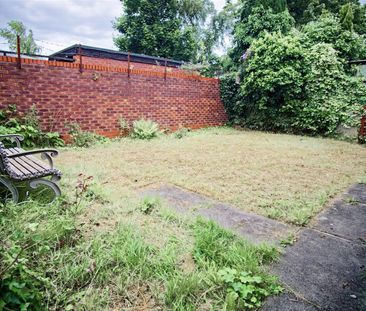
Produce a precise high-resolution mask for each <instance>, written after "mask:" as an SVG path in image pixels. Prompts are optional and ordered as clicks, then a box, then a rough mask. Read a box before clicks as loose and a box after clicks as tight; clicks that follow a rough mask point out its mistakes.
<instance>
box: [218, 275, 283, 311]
mask: <svg viewBox="0 0 366 311" xmlns="http://www.w3.org/2000/svg"><path fill="white" fill-rule="evenodd" d="M218 275H219V278H220V279H221V281H222V282H223V283H224V284H225V286H226V290H227V296H226V304H227V306H231V307H232V309H235V310H236V309H238V308H239V309H245V310H246V309H255V308H259V307H260V306H261V305H262V301H263V299H264V298H265V297H267V296H269V295H273V294H274V295H276V294H279V293H280V292H281V291H282V287H281V286H279V285H271V286H270V288H268V287H267V288H266V286H265V282H264V280H263V278H262V277H261V276H258V275H253V274H252V273H250V272H246V271H242V272H240V271H238V270H236V269H232V268H224V269H221V270H219V271H218Z"/></svg>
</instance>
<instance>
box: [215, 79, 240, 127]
mask: <svg viewBox="0 0 366 311" xmlns="http://www.w3.org/2000/svg"><path fill="white" fill-rule="evenodd" d="M237 77H238V74H237V73H236V72H232V73H228V74H226V75H224V76H222V77H221V78H220V94H221V100H222V103H223V104H224V107H225V111H226V113H227V115H228V117H229V122H234V123H235V121H236V120H237V119H238V117H239V113H240V112H238V111H237V107H238V106H240V99H241V98H240V84H239V83H237Z"/></svg>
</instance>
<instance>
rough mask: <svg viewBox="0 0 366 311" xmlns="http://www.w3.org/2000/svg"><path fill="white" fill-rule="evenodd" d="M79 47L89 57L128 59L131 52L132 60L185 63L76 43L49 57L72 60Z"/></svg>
mask: <svg viewBox="0 0 366 311" xmlns="http://www.w3.org/2000/svg"><path fill="white" fill-rule="evenodd" d="M79 48H80V49H81V54H82V55H83V56H89V57H96V58H108V59H115V60H121V61H127V60H128V54H130V61H131V62H137V63H143V64H151V65H160V66H164V65H165V61H166V64H167V66H169V67H180V66H181V65H183V62H182V61H177V60H173V59H165V58H162V57H156V56H148V55H143V54H136V53H128V52H121V51H115V50H109V49H103V48H97V47H93V46H87V45H80V44H74V45H72V46H69V47H68V48H65V49H63V50H61V51H58V52H56V53H54V54H51V55H50V56H49V59H50V60H57V59H60V58H62V59H70V61H72V60H73V56H75V55H78V54H79Z"/></svg>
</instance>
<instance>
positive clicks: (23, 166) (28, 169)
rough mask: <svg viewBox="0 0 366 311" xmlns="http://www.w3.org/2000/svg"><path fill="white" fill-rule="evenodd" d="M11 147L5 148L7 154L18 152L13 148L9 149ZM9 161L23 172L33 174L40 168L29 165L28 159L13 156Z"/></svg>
mask: <svg viewBox="0 0 366 311" xmlns="http://www.w3.org/2000/svg"><path fill="white" fill-rule="evenodd" d="M11 149H12V148H9V149H7V153H8V154H16V153H18V152H17V151H15V150H11ZM9 162H10V163H11V164H12V165H13V166H15V167H16V168H17V169H18V170H19V171H22V172H23V174H25V175H26V174H35V173H39V172H40V170H39V169H37V168H35V167H33V166H32V165H30V163H29V161H25V160H24V159H22V158H13V159H9Z"/></svg>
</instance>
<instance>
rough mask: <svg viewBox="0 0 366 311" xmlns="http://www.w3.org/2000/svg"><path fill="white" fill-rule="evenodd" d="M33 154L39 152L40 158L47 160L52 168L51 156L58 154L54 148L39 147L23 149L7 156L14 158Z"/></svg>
mask: <svg viewBox="0 0 366 311" xmlns="http://www.w3.org/2000/svg"><path fill="white" fill-rule="evenodd" d="M35 154H41V158H42V159H43V160H47V161H48V164H49V165H50V168H53V160H52V158H54V157H57V156H58V151H57V150H56V149H39V150H29V151H23V152H19V153H15V154H10V155H8V156H7V157H8V158H9V159H14V158H20V157H25V156H31V155H35Z"/></svg>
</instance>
